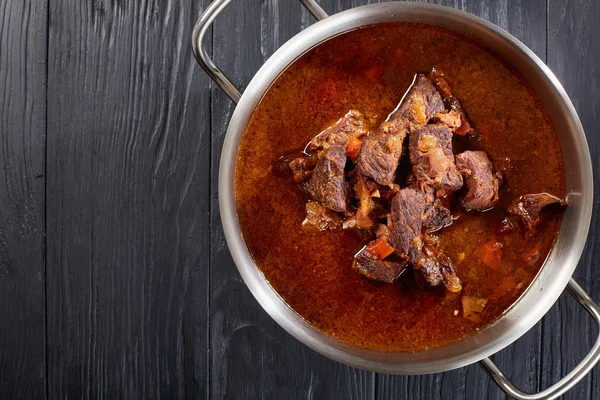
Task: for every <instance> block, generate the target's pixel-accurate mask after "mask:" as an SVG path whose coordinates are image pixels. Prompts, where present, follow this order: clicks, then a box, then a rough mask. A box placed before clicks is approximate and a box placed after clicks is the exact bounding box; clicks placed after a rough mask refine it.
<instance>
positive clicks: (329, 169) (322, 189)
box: [303, 144, 348, 212]
mask: <svg viewBox="0 0 600 400" xmlns="http://www.w3.org/2000/svg"><path fill="white" fill-rule="evenodd" d="M345 166H346V149H345V146H344V145H343V144H335V145H332V146H331V147H330V148H329V150H327V151H326V152H325V154H324V155H323V156H322V157H321V158H319V161H317V165H316V166H315V169H314V171H313V174H312V176H311V177H310V179H309V180H308V181H306V182H304V183H303V186H304V189H305V190H306V191H307V192H308V193H309V194H310V195H311V196H312V198H313V199H314V200H316V201H318V202H319V203H321V204H322V205H324V206H325V207H327V208H329V209H330V210H333V211H338V212H345V211H346V202H347V197H348V193H347V192H348V188H347V186H346V177H345V175H344V167H345Z"/></svg>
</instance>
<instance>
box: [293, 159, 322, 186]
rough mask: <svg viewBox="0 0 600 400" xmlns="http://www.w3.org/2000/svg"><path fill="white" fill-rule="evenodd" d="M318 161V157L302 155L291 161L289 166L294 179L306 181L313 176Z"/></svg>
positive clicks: (298, 181)
mask: <svg viewBox="0 0 600 400" xmlns="http://www.w3.org/2000/svg"><path fill="white" fill-rule="evenodd" d="M316 162H317V158H316V157H309V156H305V155H303V156H300V157H297V158H294V159H293V160H292V161H290V162H289V164H288V166H289V168H290V170H291V171H292V175H293V177H294V181H296V182H297V183H301V182H304V181H305V180H307V179H309V178H310V177H311V176H312V172H313V168H314V167H315V165H316Z"/></svg>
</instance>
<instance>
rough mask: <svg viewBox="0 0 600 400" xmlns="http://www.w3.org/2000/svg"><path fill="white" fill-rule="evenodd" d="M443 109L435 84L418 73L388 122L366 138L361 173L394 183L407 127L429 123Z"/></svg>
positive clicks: (358, 164) (379, 181) (380, 180)
mask: <svg viewBox="0 0 600 400" xmlns="http://www.w3.org/2000/svg"><path fill="white" fill-rule="evenodd" d="M443 109H444V102H443V100H442V96H441V95H440V94H439V92H438V91H437V90H436V88H435V86H434V85H433V83H432V82H431V81H430V80H429V79H428V78H426V77H425V76H423V75H421V74H419V75H417V76H416V77H415V81H414V83H413V84H412V86H411V87H410V88H409V90H408V91H407V93H406V94H405V96H404V97H403V99H402V100H401V102H400V104H398V107H397V108H396V110H394V111H393V112H392V113H391V114H390V116H389V117H388V119H387V121H385V122H384V123H382V124H381V125H380V126H379V128H377V129H376V130H375V131H374V132H372V133H371V134H370V135H368V136H367V137H366V138H365V139H364V140H363V143H362V148H361V150H360V153H359V155H358V161H357V169H358V172H360V173H361V174H363V175H364V176H367V177H370V178H373V179H374V180H375V181H376V182H377V183H379V184H380V185H389V184H391V183H392V182H393V181H394V174H395V172H396V168H398V161H399V160H400V156H401V154H402V143H403V142H404V138H405V137H406V133H407V129H408V128H409V127H411V126H416V125H421V124H426V123H427V122H428V121H429V120H430V119H431V118H432V117H433V116H434V115H435V114H437V113H439V112H440V111H442V110H443Z"/></svg>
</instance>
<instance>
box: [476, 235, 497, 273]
mask: <svg viewBox="0 0 600 400" xmlns="http://www.w3.org/2000/svg"><path fill="white" fill-rule="evenodd" d="M501 260H502V243H500V242H498V241H496V240H490V241H489V242H487V243H486V244H484V245H483V247H482V248H481V251H480V252H479V261H481V262H482V263H484V264H485V265H487V266H488V267H490V268H491V269H493V270H496V271H497V270H499V269H500V261H501Z"/></svg>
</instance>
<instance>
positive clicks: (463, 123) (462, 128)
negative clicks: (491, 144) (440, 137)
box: [429, 68, 473, 136]
mask: <svg viewBox="0 0 600 400" xmlns="http://www.w3.org/2000/svg"><path fill="white" fill-rule="evenodd" d="M429 78H430V79H431V80H432V81H433V83H434V84H435V87H436V88H437V90H439V92H440V93H441V94H442V96H444V103H445V104H446V106H447V107H448V108H449V109H450V110H451V112H452V111H456V112H457V113H458V114H459V115H460V124H459V125H458V126H456V127H455V128H453V127H450V129H451V130H452V132H453V133H455V134H456V135H459V136H464V135H467V134H469V133H473V127H472V126H471V123H470V122H469V118H468V117H467V113H466V112H465V110H464V109H463V107H462V104H460V101H459V100H458V99H457V98H456V97H455V96H454V95H453V94H452V89H451V88H450V84H449V83H448V80H447V79H446V78H445V76H444V73H443V72H441V71H438V70H436V69H435V68H434V69H432V70H431V72H430V73H429ZM442 122H444V123H445V121H442Z"/></svg>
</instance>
